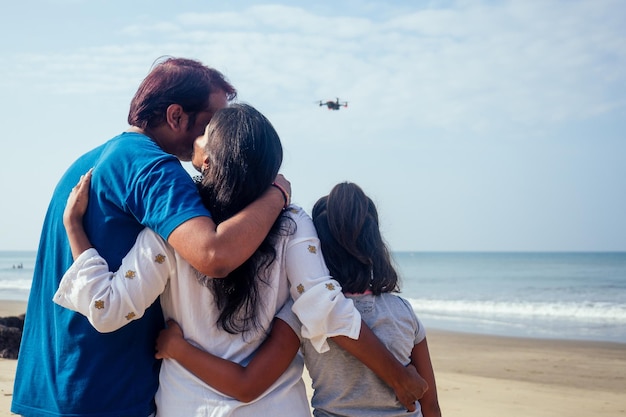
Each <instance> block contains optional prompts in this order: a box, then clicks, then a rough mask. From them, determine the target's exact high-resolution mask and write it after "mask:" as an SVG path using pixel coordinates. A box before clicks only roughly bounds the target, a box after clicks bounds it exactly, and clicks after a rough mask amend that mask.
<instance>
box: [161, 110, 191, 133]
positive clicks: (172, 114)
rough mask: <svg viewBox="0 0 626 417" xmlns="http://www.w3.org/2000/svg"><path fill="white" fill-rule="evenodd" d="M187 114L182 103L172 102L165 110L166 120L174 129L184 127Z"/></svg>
mask: <svg viewBox="0 0 626 417" xmlns="http://www.w3.org/2000/svg"><path fill="white" fill-rule="evenodd" d="M186 116H187V115H186V114H185V112H184V111H183V107H182V106H181V105H180V104H170V105H169V106H167V110H166V111H165V122H166V123H167V125H168V126H169V127H170V128H171V129H172V130H180V129H183V128H184V123H185V119H186Z"/></svg>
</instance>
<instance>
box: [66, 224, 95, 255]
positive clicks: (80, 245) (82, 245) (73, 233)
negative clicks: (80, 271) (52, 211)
mask: <svg viewBox="0 0 626 417" xmlns="http://www.w3.org/2000/svg"><path fill="white" fill-rule="evenodd" d="M65 230H66V231H67V237H68V239H69V242H70V248H71V250H72V258H73V259H74V260H76V258H78V257H79V256H80V254H81V253H83V252H84V251H86V250H87V249H89V248H91V247H93V245H92V244H91V242H90V241H89V238H88V237H87V234H86V233H85V229H84V228H83V225H82V220H81V221H78V222H74V221H72V222H69V221H68V222H66V223H65Z"/></svg>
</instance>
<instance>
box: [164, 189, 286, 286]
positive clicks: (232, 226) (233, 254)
mask: <svg viewBox="0 0 626 417" xmlns="http://www.w3.org/2000/svg"><path fill="white" fill-rule="evenodd" d="M284 204H285V201H284V198H283V195H282V193H281V192H280V190H278V189H277V188H276V187H270V188H269V189H268V190H267V191H266V192H265V194H263V195H262V196H261V197H260V198H259V199H258V200H256V201H254V202H253V203H251V204H250V205H248V206H247V207H246V208H245V209H243V210H242V211H241V212H239V213H237V214H236V215H235V216H233V217H231V218H230V219H228V220H226V221H224V222H222V223H220V224H219V225H217V226H216V225H215V223H214V222H213V221H212V220H211V219H210V218H207V217H198V218H194V219H191V220H189V221H187V222H185V223H183V224H182V225H181V226H179V227H178V228H176V229H175V230H174V231H173V232H172V234H171V235H170V236H169V238H168V242H169V243H170V244H171V245H172V246H173V247H174V249H176V251H177V252H178V253H180V254H181V255H182V257H183V258H185V259H186V260H187V261H188V262H189V263H190V264H191V265H193V266H194V267H195V268H196V269H197V270H199V271H200V272H202V273H204V274H205V275H208V276H211V277H214V278H220V277H224V276H226V275H228V274H229V273H230V272H231V271H233V270H234V269H235V268H237V267H239V266H240V265H241V264H243V263H244V262H245V261H246V259H248V258H249V257H250V256H252V254H253V253H254V252H255V251H256V250H257V248H258V247H259V245H260V244H261V242H263V239H265V236H267V234H268V232H269V231H270V229H271V227H272V225H273V224H274V222H275V221H276V218H277V217H278V215H279V214H280V213H281V211H282V209H283V206H284Z"/></svg>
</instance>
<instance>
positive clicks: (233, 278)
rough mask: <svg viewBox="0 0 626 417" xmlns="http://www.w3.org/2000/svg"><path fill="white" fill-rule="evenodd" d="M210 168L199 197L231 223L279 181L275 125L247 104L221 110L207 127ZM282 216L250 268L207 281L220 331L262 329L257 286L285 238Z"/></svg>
mask: <svg viewBox="0 0 626 417" xmlns="http://www.w3.org/2000/svg"><path fill="white" fill-rule="evenodd" d="M205 134H206V135H208V140H207V143H206V146H207V147H206V149H205V151H206V154H207V156H208V166H207V167H206V169H205V170H204V171H203V172H202V174H203V176H202V179H201V182H200V183H199V191H200V195H201V196H202V200H203V202H204V204H205V205H206V207H207V208H208V209H209V210H210V211H211V215H212V216H213V220H214V221H215V223H216V224H219V223H221V222H223V221H224V220H226V219H228V218H230V217H232V216H233V215H235V214H236V213H237V212H239V211H241V210H242V209H243V208H244V207H246V206H247V205H248V204H250V203H252V202H253V201H254V200H256V199H257V198H258V197H260V196H261V195H262V194H263V193H264V192H265V190H267V188H268V187H269V186H270V185H271V183H272V182H273V181H274V179H275V178H276V175H277V174H278V170H279V168H280V165H281V163H282V158H283V150H282V146H281V143H280V138H279V137H278V134H277V133H276V130H274V127H273V126H272V124H271V123H270V122H269V120H267V118H266V117H265V116H263V115H262V114H261V113H260V112H259V111H258V110H256V109H255V108H253V107H252V106H249V105H247V104H233V105H231V106H230V107H227V108H224V109H221V110H219V111H217V112H216V113H215V115H214V116H213V117H212V118H211V122H210V123H209V125H208V126H207V129H206V133H205ZM284 219H286V217H284V216H279V218H278V219H277V220H276V222H275V223H274V225H273V227H272V229H271V231H270V233H269V235H268V236H267V237H266V238H265V240H264V241H263V243H262V244H261V246H260V247H259V248H258V249H257V251H256V252H255V253H254V254H253V255H252V257H250V258H249V259H248V260H247V261H246V262H244V263H243V265H241V266H240V267H239V268H237V269H235V270H234V271H232V272H231V273H230V274H229V275H228V276H226V277H225V278H214V279H204V280H203V281H204V282H205V284H206V285H207V286H208V287H209V288H211V289H212V291H213V293H214V294H215V298H216V302H217V306H218V308H219V309H220V316H219V318H218V325H220V326H221V327H222V328H223V329H224V330H225V331H227V332H229V333H232V334H236V333H244V332H246V331H248V330H252V329H255V328H258V326H259V323H258V314H257V310H258V308H259V305H260V303H262V301H263V300H261V299H260V297H259V294H260V293H259V286H260V285H266V284H267V279H266V278H267V271H268V270H269V267H270V265H271V264H272V262H273V261H274V260H275V259H276V251H275V249H274V243H275V242H276V240H277V238H278V236H280V235H282V234H285V233H287V231H286V227H283V224H284V223H285V222H284V221H283V220H284Z"/></svg>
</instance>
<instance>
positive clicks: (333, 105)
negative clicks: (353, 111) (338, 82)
mask: <svg viewBox="0 0 626 417" xmlns="http://www.w3.org/2000/svg"><path fill="white" fill-rule="evenodd" d="M322 106H326V107H328V110H339V109H340V108H342V107H348V102H347V101H339V97H337V100H336V101H332V100H328V101H322V100H320V107H322Z"/></svg>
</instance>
